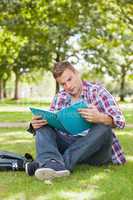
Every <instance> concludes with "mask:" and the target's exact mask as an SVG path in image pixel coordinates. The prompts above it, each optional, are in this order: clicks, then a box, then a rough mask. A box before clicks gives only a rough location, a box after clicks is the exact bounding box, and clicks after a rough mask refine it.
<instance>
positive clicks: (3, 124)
mask: <svg viewBox="0 0 133 200" xmlns="http://www.w3.org/2000/svg"><path fill="white" fill-rule="evenodd" d="M28 125H29V122H0V128H11V127H23V128H27V127H28ZM126 127H128V128H133V124H127V125H126Z"/></svg>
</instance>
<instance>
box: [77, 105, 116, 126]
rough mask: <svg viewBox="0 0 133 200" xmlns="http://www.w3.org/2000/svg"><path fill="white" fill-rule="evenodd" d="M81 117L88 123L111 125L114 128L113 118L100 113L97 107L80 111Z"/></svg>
mask: <svg viewBox="0 0 133 200" xmlns="http://www.w3.org/2000/svg"><path fill="white" fill-rule="evenodd" d="M78 112H79V113H80V114H81V116H82V117H83V118H84V119H85V120H86V121H88V122H93V123H102V124H105V125H111V126H113V127H114V122H113V119H112V117H110V116H108V115H107V114H105V113H102V112H99V111H98V109H97V107H96V106H95V105H93V104H92V105H91V106H89V108H82V109H78Z"/></svg>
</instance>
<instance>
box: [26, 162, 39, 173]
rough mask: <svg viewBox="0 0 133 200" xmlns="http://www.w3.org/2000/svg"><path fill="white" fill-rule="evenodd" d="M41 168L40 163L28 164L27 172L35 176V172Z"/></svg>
mask: <svg viewBox="0 0 133 200" xmlns="http://www.w3.org/2000/svg"><path fill="white" fill-rule="evenodd" d="M38 168H39V163H38V162H36V161H32V162H27V163H26V164H25V172H26V174H28V175H29V176H33V175H34V174H35V171H36V170H37V169H38Z"/></svg>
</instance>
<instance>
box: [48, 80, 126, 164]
mask: <svg viewBox="0 0 133 200" xmlns="http://www.w3.org/2000/svg"><path fill="white" fill-rule="evenodd" d="M82 89H83V90H82V93H81V98H82V99H83V100H84V101H86V102H87V103H88V104H92V103H93V104H94V105H95V106H96V107H97V109H98V110H99V112H103V113H105V114H107V115H109V116H111V117H112V119H113V121H114V124H115V126H116V127H117V128H121V129H122V128H124V126H125V119H124V117H123V115H122V112H121V111H120V109H119V107H118V105H117V103H116V101H115V99H114V97H113V96H112V95H111V94H110V93H109V92H108V91H107V90H106V89H105V88H104V87H102V86H101V85H99V84H94V83H90V82H87V81H82ZM70 105H71V96H70V94H68V93H66V92H65V91H64V90H62V91H60V92H59V93H58V94H57V95H56V96H55V97H54V99H53V101H52V103H51V106H50V110H51V111H54V110H60V109H62V108H65V107H68V106H70ZM112 162H113V163H114V164H123V163H125V162H126V159H125V156H124V153H123V151H122V149H121V146H120V143H119V141H118V139H117V137H116V135H115V134H114V133H113V143H112Z"/></svg>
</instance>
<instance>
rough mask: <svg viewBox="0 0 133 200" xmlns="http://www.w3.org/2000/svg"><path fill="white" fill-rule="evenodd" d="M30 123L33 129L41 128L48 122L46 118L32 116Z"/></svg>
mask: <svg viewBox="0 0 133 200" xmlns="http://www.w3.org/2000/svg"><path fill="white" fill-rule="evenodd" d="M31 124H32V126H33V128H34V129H37V128H41V127H42V126H45V125H47V124H48V122H47V120H43V119H42V118H41V117H40V116H33V117H32V121H31Z"/></svg>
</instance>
